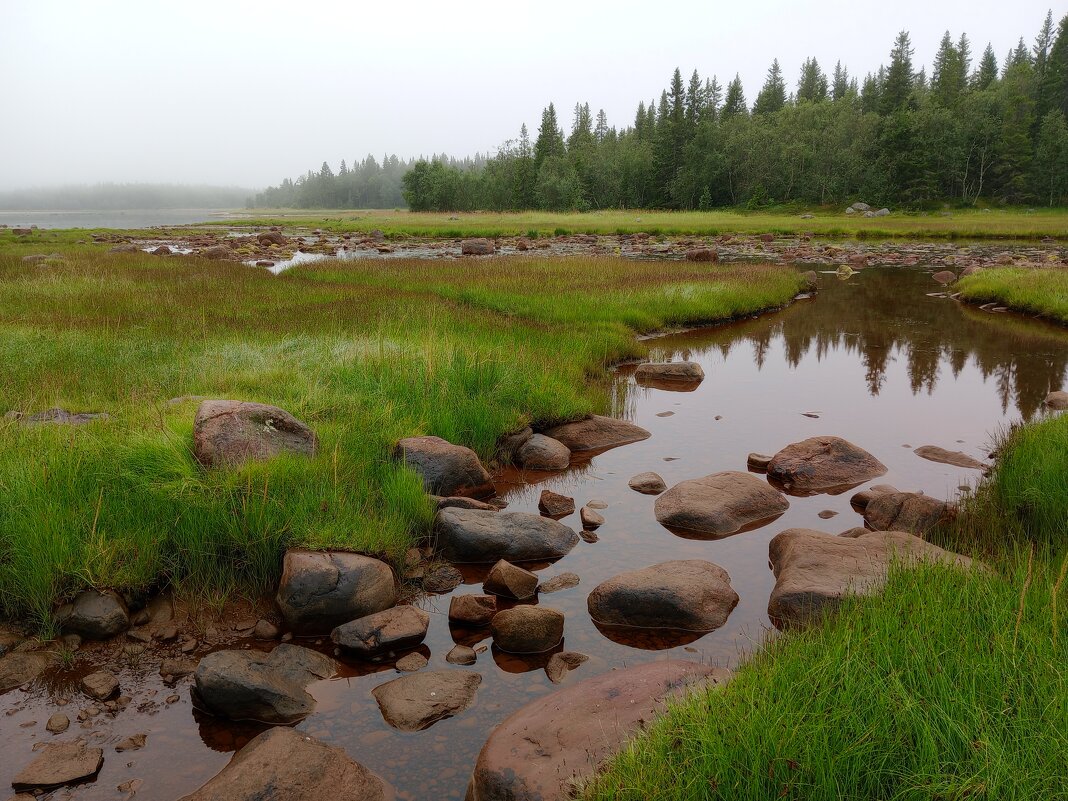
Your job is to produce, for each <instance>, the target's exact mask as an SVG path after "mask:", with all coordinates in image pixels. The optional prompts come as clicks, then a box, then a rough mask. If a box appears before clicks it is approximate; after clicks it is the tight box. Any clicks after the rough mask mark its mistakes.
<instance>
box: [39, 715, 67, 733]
mask: <svg viewBox="0 0 1068 801" xmlns="http://www.w3.org/2000/svg"><path fill="white" fill-rule="evenodd" d="M69 728H70V718H68V717H67V716H66V715H64V714H63V713H62V712H57V713H56V714H54V715H52V716H51V717H50V718H49V719H48V722H47V723H46V724H45V730H47V731H48V732H50V733H52V734H62V733H63V732H65V731H66V730H67V729H69Z"/></svg>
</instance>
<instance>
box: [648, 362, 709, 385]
mask: <svg viewBox="0 0 1068 801" xmlns="http://www.w3.org/2000/svg"><path fill="white" fill-rule="evenodd" d="M704 377H705V371H704V370H703V369H701V365H699V364H698V363H697V362H646V363H645V364H639V365H638V366H637V368H635V370H634V378H635V380H637V381H638V383H646V382H660V381H667V382H671V381H678V382H682V383H687V384H694V383H697V382H700V381H703V380H704Z"/></svg>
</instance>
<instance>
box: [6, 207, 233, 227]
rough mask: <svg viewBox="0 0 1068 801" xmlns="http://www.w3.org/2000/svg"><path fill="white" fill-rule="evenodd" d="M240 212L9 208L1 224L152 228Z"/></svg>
mask: <svg viewBox="0 0 1068 801" xmlns="http://www.w3.org/2000/svg"><path fill="white" fill-rule="evenodd" d="M240 216H241V215H240V214H239V213H236V212H234V211H232V210H227V209H130V210H124V209H119V210H115V211H106V210H85V211H8V210H0V225H7V226H8V227H9V228H29V227H30V226H31V225H36V226H37V227H38V228H121V229H127V228H153V227H155V226H157V225H193V224H195V223H203V222H210V221H212V220H233V219H237V218H238V217H240Z"/></svg>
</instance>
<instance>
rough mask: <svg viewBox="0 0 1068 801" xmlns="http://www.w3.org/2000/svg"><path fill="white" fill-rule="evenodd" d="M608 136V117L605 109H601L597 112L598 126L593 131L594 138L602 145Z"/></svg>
mask: <svg viewBox="0 0 1068 801" xmlns="http://www.w3.org/2000/svg"><path fill="white" fill-rule="evenodd" d="M607 136H608V116H607V115H606V114H605V113H604V109H603V108H602V109H600V110H599V111H598V112H597V125H596V126H595V127H594V129H593V138H594V139H595V140H596V141H597V142H598V143H601V142H603V141H604V140H605V137H607Z"/></svg>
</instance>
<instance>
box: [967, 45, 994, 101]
mask: <svg viewBox="0 0 1068 801" xmlns="http://www.w3.org/2000/svg"><path fill="white" fill-rule="evenodd" d="M997 79H998V57H997V56H996V55H994V48H993V47H992V46H991V45H990V44H987V46H986V50H984V51H983V57H982V59H980V60H979V69H978V70H976V72H975V76H974V78H973V80H972V85H973V86H974V87H975V88H976V89H979V90H983V89H989V88H990V87H991V86H992V85H993V84H994V82H995V81H996V80H997Z"/></svg>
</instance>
